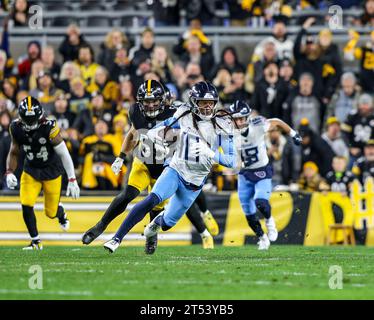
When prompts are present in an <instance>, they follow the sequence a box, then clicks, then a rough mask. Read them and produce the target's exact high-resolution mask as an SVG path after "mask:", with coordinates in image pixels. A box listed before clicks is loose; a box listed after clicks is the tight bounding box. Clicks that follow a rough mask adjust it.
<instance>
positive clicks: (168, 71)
mask: <svg viewBox="0 0 374 320" xmlns="http://www.w3.org/2000/svg"><path fill="white" fill-rule="evenodd" d="M151 65H152V69H151V70H152V72H155V73H157V74H158V75H159V77H160V79H161V81H162V82H164V83H170V82H172V70H173V67H174V64H173V61H172V60H171V59H170V58H169V56H168V53H167V51H166V48H165V47H161V46H156V47H155V48H154V50H153V53H152V59H151Z"/></svg>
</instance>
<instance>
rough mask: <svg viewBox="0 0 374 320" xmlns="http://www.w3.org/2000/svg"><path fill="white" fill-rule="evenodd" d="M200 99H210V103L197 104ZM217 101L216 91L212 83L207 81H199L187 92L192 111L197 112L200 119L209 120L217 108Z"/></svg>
mask: <svg viewBox="0 0 374 320" xmlns="http://www.w3.org/2000/svg"><path fill="white" fill-rule="evenodd" d="M200 101H212V102H213V104H211V105H203V106H201V105H200V104H199V102H200ZM218 101H219V97H218V92H217V89H216V88H215V86H214V85H212V84H211V83H210V82H207V81H200V82H198V83H196V84H195V85H193V86H192V88H191V90H190V92H189V102H190V105H191V108H192V112H193V113H195V114H197V115H198V116H199V117H200V118H201V119H204V120H209V119H211V118H212V117H213V115H214V114H215V112H216V110H217V103H218Z"/></svg>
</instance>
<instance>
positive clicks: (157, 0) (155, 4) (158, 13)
mask: <svg viewBox="0 0 374 320" xmlns="http://www.w3.org/2000/svg"><path fill="white" fill-rule="evenodd" d="M148 6H149V7H150V8H151V9H152V12H153V17H154V18H155V20H156V21H155V24H156V26H157V27H165V26H178V25H179V19H180V15H179V11H180V9H181V6H182V0H174V1H162V0H152V1H148Z"/></svg>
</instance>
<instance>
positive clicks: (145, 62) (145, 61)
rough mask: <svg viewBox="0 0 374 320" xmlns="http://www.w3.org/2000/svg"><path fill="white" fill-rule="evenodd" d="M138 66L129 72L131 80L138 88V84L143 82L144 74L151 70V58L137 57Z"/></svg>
mask: <svg viewBox="0 0 374 320" xmlns="http://www.w3.org/2000/svg"><path fill="white" fill-rule="evenodd" d="M138 63H139V64H138V66H137V67H136V69H134V70H133V71H132V73H131V82H132V84H133V85H134V87H135V88H139V86H140V85H141V84H142V83H143V82H144V76H145V75H146V74H147V73H148V72H151V68H152V65H151V60H150V59H149V58H148V57H147V56H145V55H144V56H141V57H138Z"/></svg>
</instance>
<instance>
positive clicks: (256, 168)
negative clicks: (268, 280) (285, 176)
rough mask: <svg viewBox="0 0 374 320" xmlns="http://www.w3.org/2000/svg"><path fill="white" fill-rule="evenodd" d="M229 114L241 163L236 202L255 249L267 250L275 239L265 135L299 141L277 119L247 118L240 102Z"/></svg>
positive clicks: (247, 114) (298, 136)
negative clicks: (278, 132)
mask: <svg viewBox="0 0 374 320" xmlns="http://www.w3.org/2000/svg"><path fill="white" fill-rule="evenodd" d="M229 112H230V114H231V115H232V117H233V118H234V119H235V123H236V127H237V128H238V132H237V134H236V135H235V140H236V145H237V146H238V148H239V149H238V151H239V152H240V154H241V160H242V165H241V170H240V172H239V177H238V193H239V200H240V203H241V206H242V208H243V211H244V213H245V216H246V218H247V221H248V224H249V226H250V227H251V229H252V230H253V231H254V233H255V234H256V236H257V237H258V239H259V241H258V243H257V244H258V249H259V250H267V249H268V248H269V246H270V241H275V240H277V237H278V231H277V228H276V225H275V222H274V219H273V217H272V216H271V207H270V203H269V198H270V195H271V191H272V184H271V178H272V173H273V171H272V166H271V164H270V163H269V158H268V155H267V150H266V144H265V135H266V133H267V131H269V130H270V129H272V128H274V127H278V128H280V129H281V130H283V131H284V132H285V133H286V134H288V135H290V136H291V137H292V139H293V141H294V143H295V144H296V145H300V144H301V140H302V139H301V137H300V135H299V134H298V133H297V132H296V131H295V130H293V129H292V128H291V127H290V126H289V125H287V124H286V123H285V122H283V121H282V120H280V119H265V118H264V117H261V116H257V117H250V114H251V108H250V107H249V106H248V104H247V103H245V102H244V101H240V100H238V101H236V102H235V103H234V104H232V105H231V106H230V107H229ZM257 211H259V212H260V213H261V214H262V215H263V216H264V217H265V225H266V228H267V230H268V234H267V235H266V234H265V233H264V231H263V230H262V227H261V224H260V222H259V221H258V217H257V215H256V212H257Z"/></svg>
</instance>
